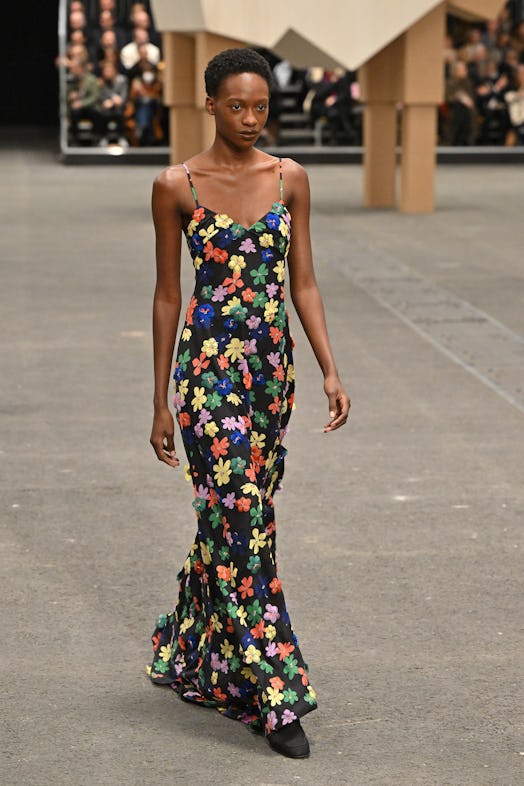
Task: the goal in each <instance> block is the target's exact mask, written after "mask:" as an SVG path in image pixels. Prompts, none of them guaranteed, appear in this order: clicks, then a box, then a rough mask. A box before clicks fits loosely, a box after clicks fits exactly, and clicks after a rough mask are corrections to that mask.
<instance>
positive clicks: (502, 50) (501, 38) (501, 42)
mask: <svg viewBox="0 0 524 786" xmlns="http://www.w3.org/2000/svg"><path fill="white" fill-rule="evenodd" d="M508 49H511V43H510V36H509V33H508V32H506V31H505V30H499V32H498V33H497V38H496V43H495V48H494V49H493V57H494V58H495V60H496V61H497V62H498V63H502V62H503V61H504V60H505V59H506V53H507V51H508Z"/></svg>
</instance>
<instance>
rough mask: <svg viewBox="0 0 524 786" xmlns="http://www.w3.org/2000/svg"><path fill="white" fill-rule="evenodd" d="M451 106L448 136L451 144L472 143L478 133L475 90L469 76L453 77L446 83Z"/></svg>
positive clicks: (447, 96)
mask: <svg viewBox="0 0 524 786" xmlns="http://www.w3.org/2000/svg"><path fill="white" fill-rule="evenodd" d="M446 102H447V104H448V107H449V118H448V137H449V143H450V144H451V145H472V144H473V142H474V139H475V133H476V113H475V92H474V90H473V85H472V84H471V81H470V80H469V79H468V78H460V79H457V78H453V77H452V78H451V79H448V82H447V84H446Z"/></svg>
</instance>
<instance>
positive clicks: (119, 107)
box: [97, 63, 127, 145]
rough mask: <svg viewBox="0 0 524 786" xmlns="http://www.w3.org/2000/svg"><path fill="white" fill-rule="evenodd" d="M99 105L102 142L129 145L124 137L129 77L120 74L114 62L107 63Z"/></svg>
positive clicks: (103, 71)
mask: <svg viewBox="0 0 524 786" xmlns="http://www.w3.org/2000/svg"><path fill="white" fill-rule="evenodd" d="M99 86H100V95H99V107H98V110H97V126H98V133H99V135H100V136H101V137H102V139H101V141H100V144H101V145H103V144H107V143H108V142H116V141H118V142H119V144H121V145H127V140H126V139H125V138H124V108H125V104H126V101H127V77H125V76H124V75H123V74H119V73H118V72H117V70H116V68H115V66H114V65H113V64H112V63H105V64H104V66H103V68H102V78H101V80H100V85H99Z"/></svg>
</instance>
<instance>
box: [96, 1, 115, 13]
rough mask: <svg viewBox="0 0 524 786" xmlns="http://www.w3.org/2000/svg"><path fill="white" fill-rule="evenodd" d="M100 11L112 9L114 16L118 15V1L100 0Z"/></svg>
mask: <svg viewBox="0 0 524 786" xmlns="http://www.w3.org/2000/svg"><path fill="white" fill-rule="evenodd" d="M99 8H100V11H101V12H102V11H110V12H111V13H112V14H113V16H116V3H115V0H100V3H99Z"/></svg>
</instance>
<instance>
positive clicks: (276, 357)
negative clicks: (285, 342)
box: [267, 352, 280, 368]
mask: <svg viewBox="0 0 524 786" xmlns="http://www.w3.org/2000/svg"><path fill="white" fill-rule="evenodd" d="M267 361H268V363H271V365H272V366H274V367H275V368H278V366H280V352H270V353H269V354H268V356H267Z"/></svg>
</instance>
